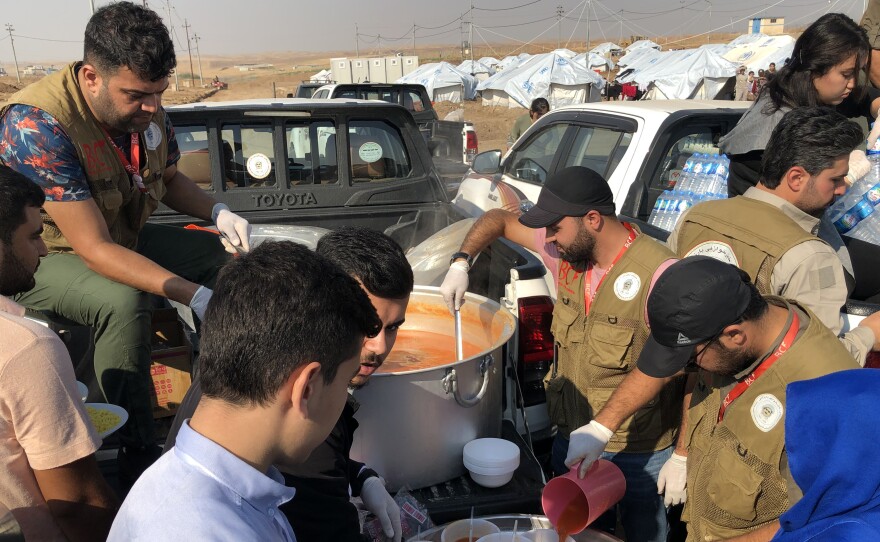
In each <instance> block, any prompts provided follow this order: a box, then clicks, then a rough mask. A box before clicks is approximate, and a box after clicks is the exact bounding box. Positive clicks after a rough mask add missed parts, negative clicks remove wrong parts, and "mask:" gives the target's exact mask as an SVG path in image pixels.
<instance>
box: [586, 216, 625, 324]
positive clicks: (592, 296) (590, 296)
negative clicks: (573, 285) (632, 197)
mask: <svg viewBox="0 0 880 542" xmlns="http://www.w3.org/2000/svg"><path fill="white" fill-rule="evenodd" d="M623 226H624V227H625V228H626V229H628V230H629V237H628V238H627V239H626V242H625V243H624V244H623V248H621V249H620V252H618V253H617V256H615V257H614V261H613V262H611V265H610V266H608V269H606V270H605V274H604V275H602V278H601V279H599V284H597V285H596V291H595V292H592V293H591V292H590V290H591V289H592V288H591V286H590V284H591V283H592V278H593V264H590V265H589V267H588V268H587V272H586V273H585V274H584V314H587V313H589V312H590V305H592V304H593V299H595V298H596V294H598V293H599V288H601V287H602V282H604V281H605V277H607V276H608V275H610V274H611V270H612V269H614V264H616V263H617V261H618V260H620V258H621V257H622V256H623V253H624V252H626V250H627V249H628V248H629V247H630V246H632V244H633V241H635V240H636V236H637V235H638V234H637V233H636V230H634V229H633V227H632V226H630V225H629V224H628V223H626V222H624V223H623Z"/></svg>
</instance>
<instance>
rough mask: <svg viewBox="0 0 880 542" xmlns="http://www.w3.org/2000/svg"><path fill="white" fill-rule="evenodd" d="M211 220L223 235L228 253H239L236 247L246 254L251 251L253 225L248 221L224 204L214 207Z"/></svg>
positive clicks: (223, 241) (224, 245) (222, 240)
mask: <svg viewBox="0 0 880 542" xmlns="http://www.w3.org/2000/svg"><path fill="white" fill-rule="evenodd" d="M211 218H212V219H213V220H214V224H215V225H216V226H217V229H218V230H219V231H220V233H221V234H222V235H223V238H222V239H221V242H222V243H223V247H224V248H225V249H226V252H230V253H232V254H235V253H236V252H238V250H236V248H235V247H240V248H242V249H244V251H245V252H249V251H250V250H251V243H250V239H251V225H250V224H249V223H248V221H247V220H245V219H243V218H242V217H240V216H238V215H237V214H235V213H233V212H232V211H230V210H229V207H227V206H226V204H224V203H218V204H216V205H214V209H213V210H212V211H211Z"/></svg>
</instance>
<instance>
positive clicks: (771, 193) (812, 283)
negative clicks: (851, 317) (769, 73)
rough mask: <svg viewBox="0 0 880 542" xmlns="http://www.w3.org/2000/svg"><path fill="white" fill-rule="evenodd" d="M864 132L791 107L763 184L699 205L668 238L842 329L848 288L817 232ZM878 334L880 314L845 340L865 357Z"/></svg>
mask: <svg viewBox="0 0 880 542" xmlns="http://www.w3.org/2000/svg"><path fill="white" fill-rule="evenodd" d="M862 137H863V133H862V129H861V128H860V127H859V126H858V124H856V123H855V122H852V121H850V120H848V119H847V118H846V117H845V116H843V115H841V114H840V113H837V112H836V111H834V110H833V109H829V108H823V107H802V108H798V109H794V110H792V111H790V112H789V113H786V115H785V116H784V117H783V118H782V120H781V121H780V122H779V124H777V126H776V128H774V130H773V133H772V134H771V136H770V141H769V142H768V143H767V148H766V150H765V151H764V157H763V159H762V164H761V166H762V168H761V169H762V171H761V179H760V182H759V183H758V185H757V186H754V187H751V188H749V189H748V190H746V192H745V193H744V194H743V195H742V196H737V197H734V198H731V199H725V200H717V201H708V202H704V203H700V204H698V205H695V206H694V207H693V208H691V209H690V210H688V212H687V213H686V214H684V215H683V216H682V217H681V219H680V220H679V221H678V224H676V227H675V229H674V230H673V231H672V233H671V234H670V235H669V239H668V240H667V245H668V246H669V248H670V249H671V250H673V251H674V252H676V253H677V254H678V256H679V257H682V258H684V257H687V256H694V255H702V256H711V257H713V258H718V259H719V260H721V261H723V262H726V263H729V264H733V265H736V266H738V267H740V268H742V270H743V271H745V272H746V273H748V274H749V276H751V277H754V281H755V286H757V288H758V291H760V292H761V293H762V294H764V295H778V296H782V297H785V298H788V299H794V300H796V301H798V302H799V303H802V304H803V305H804V306H805V307H807V308H809V309H810V310H811V311H813V313H814V314H815V315H816V317H817V318H819V320H820V321H821V322H822V323H824V324H825V325H826V326H828V328H829V329H831V331H833V332H834V333H835V334H839V333H840V331H841V320H840V309H841V307H843V305H844V304H845V303H846V299H847V297H848V292H849V290H848V288H847V284H846V280H845V278H844V270H843V264H842V263H841V261H840V258H839V257H838V256H837V254H836V253H835V251H834V249H833V248H832V247H831V245H829V244H828V243H827V242H825V241H823V240H822V239H820V238H819V237H818V236H817V234H818V233H819V228H820V219H821V217H822V215H823V214H824V213H825V211H826V209H828V207H829V206H830V205H831V203H832V202H833V201H834V199H835V197H839V196H842V195H843V194H844V192H845V191H846V182H845V181H844V178H845V177H846V175H847V171H848V168H849V166H848V163H849V153H850V152H851V151H852V150H853V149H855V148H856V147H857V146H858V145H859V144H860V143H861V141H862ZM822 237H824V238H826V239H827V238H830V237H828V236H824V235H823V236H822ZM878 338H880V313H878V314H874V315H872V316H870V317H869V318H866V319H865V320H863V321H862V323H861V324H860V325H859V327H857V328H855V329H853V330H851V331H849V332H848V333H846V334H844V335H842V336H841V341H843V344H844V345H845V346H846V347H847V349H848V350H849V351H850V352H851V353H852V355H853V357H854V358H855V359H856V361H858V362H859V363H861V364H864V363H865V357H866V356H867V354H868V352H869V351H870V350H871V349H873V348H874V343H875V342H876V341H877V339H878Z"/></svg>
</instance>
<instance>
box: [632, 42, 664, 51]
mask: <svg viewBox="0 0 880 542" xmlns="http://www.w3.org/2000/svg"><path fill="white" fill-rule="evenodd" d="M646 48H651V49H657V50H658V51H659V50H660V49H661V47H660V46H659V45H657V44H656V43H654V42H653V41H651V40H639V41H634V42H633V43H632V44H630V46H629V47H627V48H626V49H624V51H626V52H627V53H629V52H632V51H635V50H636V49H646Z"/></svg>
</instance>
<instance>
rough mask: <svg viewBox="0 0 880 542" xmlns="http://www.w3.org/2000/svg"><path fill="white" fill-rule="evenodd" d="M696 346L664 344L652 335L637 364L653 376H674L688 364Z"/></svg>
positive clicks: (644, 371) (642, 370)
mask: <svg viewBox="0 0 880 542" xmlns="http://www.w3.org/2000/svg"><path fill="white" fill-rule="evenodd" d="M694 348H696V346H695V345H687V346H663V345H662V344H660V343H658V342H657V341H656V340H655V339H654V336H653V335H652V336H650V337H648V340H647V342H645V346H644V347H643V348H642V352H641V354H639V359H638V361H637V362H636V366H637V367H638V368H639V371H641V372H643V373H645V374H646V375H648V376H650V377H652V378H667V377H670V376H674V375H676V374H678V372H679V371H681V370H682V369H684V368H685V367H686V366H687V364H688V361H689V360H690V359H691V355H693V353H694Z"/></svg>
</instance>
